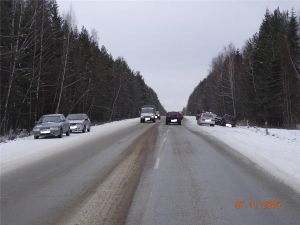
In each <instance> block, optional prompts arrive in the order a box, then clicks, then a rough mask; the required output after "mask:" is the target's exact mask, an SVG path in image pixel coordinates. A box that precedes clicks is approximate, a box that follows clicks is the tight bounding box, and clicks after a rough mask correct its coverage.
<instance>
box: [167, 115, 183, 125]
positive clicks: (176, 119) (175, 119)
mask: <svg viewBox="0 0 300 225" xmlns="http://www.w3.org/2000/svg"><path fill="white" fill-rule="evenodd" d="M181 120H182V115H181V114H180V113H179V112H167V114H166V125H168V124H172V123H176V124H179V125H181Z"/></svg>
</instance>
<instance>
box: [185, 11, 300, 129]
mask: <svg viewBox="0 0 300 225" xmlns="http://www.w3.org/2000/svg"><path fill="white" fill-rule="evenodd" d="M299 41H300V29H299V17H297V16H296V14H295V12H294V11H293V10H292V11H291V12H288V11H287V12H286V11H283V12H281V11H280V10H279V9H276V10H275V11H274V12H273V13H271V12H270V11H269V10H267V11H266V14H265V17H264V20H263V21H262V24H261V26H260V29H259V32H258V33H256V34H254V35H253V37H252V38H250V39H249V40H248V41H247V42H246V44H245V45H244V47H243V48H242V50H239V49H236V48H235V47H234V46H233V45H232V44H230V45H229V46H228V47H226V48H225V49H224V50H223V51H222V52H221V53H220V54H219V55H218V56H217V57H216V58H214V59H213V60H212V65H211V69H210V71H209V74H208V76H207V77H206V78H205V79H204V80H202V81H201V82H200V83H199V84H198V86H197V87H196V88H195V89H194V91H193V92H192V94H191V95H190V97H189V100H188V105H187V112H189V113H191V114H193V115H194V114H195V113H197V111H202V110H204V111H212V112H215V113H217V114H219V115H224V114H225V113H227V114H231V115H234V116H236V117H237V119H238V120H249V121H250V122H251V123H252V124H256V125H262V124H264V122H265V121H267V122H268V124H269V125H270V126H274V127H287V128H293V127H295V126H296V124H297V123H299V122H300V43H299Z"/></svg>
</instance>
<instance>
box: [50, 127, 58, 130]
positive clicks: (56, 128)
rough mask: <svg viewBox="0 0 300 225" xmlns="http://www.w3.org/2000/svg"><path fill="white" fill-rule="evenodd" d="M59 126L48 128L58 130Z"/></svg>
mask: <svg viewBox="0 0 300 225" xmlns="http://www.w3.org/2000/svg"><path fill="white" fill-rule="evenodd" d="M59 129H60V127H50V130H59Z"/></svg>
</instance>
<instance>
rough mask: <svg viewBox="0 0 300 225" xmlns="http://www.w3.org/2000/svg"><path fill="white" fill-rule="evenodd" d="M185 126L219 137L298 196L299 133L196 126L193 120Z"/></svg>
mask: <svg viewBox="0 0 300 225" xmlns="http://www.w3.org/2000/svg"><path fill="white" fill-rule="evenodd" d="M185 118H186V120H185V124H186V125H187V126H188V127H189V128H191V129H193V130H195V131H200V132H201V133H204V134H206V135H209V136H212V137H215V138H218V139H219V140H220V141H222V142H224V143H225V144H227V145H229V146H230V147H232V148H233V149H235V150H236V151H238V152H240V153H241V154H243V155H245V156H246V157H247V158H249V159H250V160H252V161H253V162H255V163H256V164H258V165H259V166H260V167H262V168H263V169H265V170H266V171H268V172H269V173H271V174H272V175H274V176H275V177H276V178H278V179H279V180H280V181H282V182H284V183H285V184H287V185H289V186H290V187H292V188H293V189H294V190H296V191H297V192H299V193H300V130H287V129H268V130H269V135H266V131H265V129H264V128H255V127H250V128H248V127H246V126H238V127H233V128H229V127H221V126H214V127H209V126H199V125H197V123H196V120H195V117H189V116H187V117H185Z"/></svg>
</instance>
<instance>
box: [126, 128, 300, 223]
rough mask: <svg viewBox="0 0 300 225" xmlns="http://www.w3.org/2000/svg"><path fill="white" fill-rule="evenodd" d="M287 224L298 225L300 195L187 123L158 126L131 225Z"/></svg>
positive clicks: (135, 203) (131, 211)
mask: <svg viewBox="0 0 300 225" xmlns="http://www.w3.org/2000/svg"><path fill="white" fill-rule="evenodd" d="M269 203H270V204H269ZM279 204H280V205H279ZM283 224H289V225H296V224H300V196H299V195H297V194H296V193H294V192H293V191H292V190H291V189H289V188H288V187H286V186H285V185H282V184H280V183H279V182H278V181H277V180H275V179H273V178H271V177H270V176H269V175H268V174H265V173H264V172H262V171H261V170H260V169H259V168H257V166H256V165H255V164H253V163H251V162H250V161H248V160H247V159H243V158H241V157H240V156H239V155H237V154H234V151H232V149H228V147H224V145H222V143H219V142H218V141H216V140H211V139H209V138H207V137H205V136H203V135H201V134H198V133H195V132H192V131H191V130H190V128H189V126H188V125H186V124H184V123H183V125H182V126H177V125H170V126H165V125H163V126H160V127H159V138H158V140H157V143H156V147H155V151H154V152H152V154H151V155H149V156H148V160H147V162H146V163H145V167H144V172H143V174H142V176H141V179H140V183H139V186H138V188H137V191H136V193H135V197H134V199H133V202H132V206H131V209H130V211H129V214H128V217H127V225H283Z"/></svg>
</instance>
